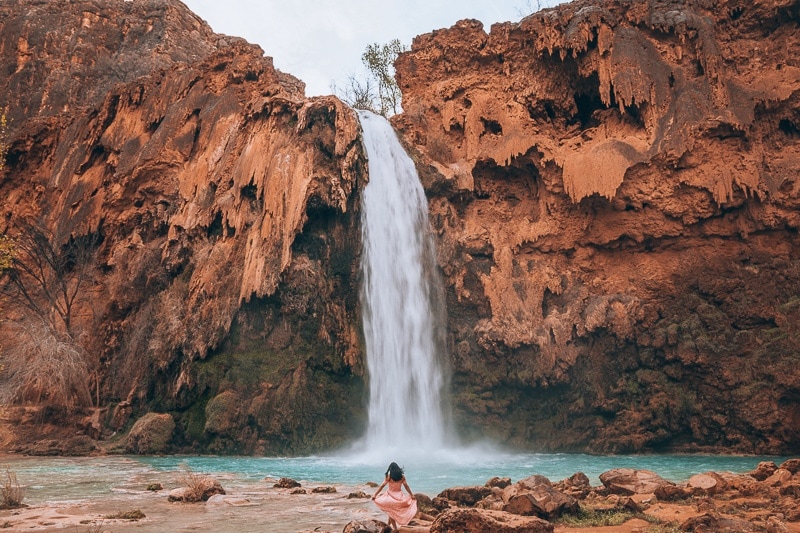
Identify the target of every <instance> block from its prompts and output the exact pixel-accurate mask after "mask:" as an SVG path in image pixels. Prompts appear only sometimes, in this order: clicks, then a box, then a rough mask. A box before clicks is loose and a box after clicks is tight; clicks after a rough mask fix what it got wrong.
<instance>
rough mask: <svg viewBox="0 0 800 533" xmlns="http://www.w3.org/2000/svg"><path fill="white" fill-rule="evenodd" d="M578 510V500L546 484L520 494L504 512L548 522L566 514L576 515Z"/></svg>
mask: <svg viewBox="0 0 800 533" xmlns="http://www.w3.org/2000/svg"><path fill="white" fill-rule="evenodd" d="M578 510H579V506H578V500H576V499H575V498H573V497H572V496H569V495H568V494H564V493H562V492H558V491H557V490H555V489H554V488H553V487H551V486H550V485H545V484H540V485H536V486H535V487H533V488H532V489H530V490H528V491H525V492H522V493H518V494H517V495H516V496H514V497H512V498H511V499H510V500H509V501H508V503H507V504H505V506H503V511H505V512H507V513H512V514H517V515H522V516H538V517H541V518H544V519H547V520H552V519H554V518H558V517H559V516H561V515H562V514H564V513H576V512H578Z"/></svg>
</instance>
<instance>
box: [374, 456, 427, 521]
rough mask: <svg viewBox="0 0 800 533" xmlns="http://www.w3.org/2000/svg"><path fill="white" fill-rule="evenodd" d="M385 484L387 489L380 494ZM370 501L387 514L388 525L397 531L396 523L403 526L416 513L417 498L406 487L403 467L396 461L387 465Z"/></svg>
mask: <svg viewBox="0 0 800 533" xmlns="http://www.w3.org/2000/svg"><path fill="white" fill-rule="evenodd" d="M387 485H388V486H389V489H388V490H387V491H386V492H384V493H383V494H381V491H382V490H383V487H385V486H387ZM403 487H405V489H406V491H407V492H408V494H405V493H404V492H403ZM379 494H380V496H379ZM372 501H374V502H375V505H377V506H378V508H379V509H380V510H381V511H383V512H385V513H386V514H387V515H389V527H391V528H392V529H393V530H395V531H399V529H398V525H400V526H404V525H406V524H408V523H409V522H411V519H412V518H414V516H416V514H417V498H416V497H415V496H414V493H413V492H411V489H410V488H409V487H408V483H406V477H405V476H404V475H403V469H402V468H400V467H399V466H397V463H392V464H390V465H389V469H388V470H386V476H385V478H384V480H383V483H381V486H380V487H378V490H377V491H375V495H374V496H372Z"/></svg>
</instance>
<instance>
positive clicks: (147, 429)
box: [125, 413, 175, 455]
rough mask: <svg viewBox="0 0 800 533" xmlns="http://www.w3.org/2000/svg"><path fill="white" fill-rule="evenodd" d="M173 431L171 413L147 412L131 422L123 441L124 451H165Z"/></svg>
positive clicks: (146, 453) (155, 452) (149, 452)
mask: <svg viewBox="0 0 800 533" xmlns="http://www.w3.org/2000/svg"><path fill="white" fill-rule="evenodd" d="M174 431H175V420H174V419H173V418H172V415H170V414H168V413H147V414H146V415H144V416H143V417H141V418H140V419H139V420H137V421H136V423H135V424H133V427H132V428H131V431H130V433H128V438H127V439H126V441H125V451H126V452H127V453H135V454H139V455H153V454H161V453H166V452H167V450H168V448H169V445H170V442H171V441H172V434H173V433H174Z"/></svg>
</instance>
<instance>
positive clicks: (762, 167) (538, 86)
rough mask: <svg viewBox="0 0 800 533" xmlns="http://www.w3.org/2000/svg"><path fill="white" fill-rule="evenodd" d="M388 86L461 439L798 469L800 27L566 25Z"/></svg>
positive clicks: (478, 44) (491, 37)
mask: <svg viewBox="0 0 800 533" xmlns="http://www.w3.org/2000/svg"><path fill="white" fill-rule="evenodd" d="M396 69H397V80H398V83H399V85H400V87H401V90H402V92H403V107H404V113H403V114H402V116H398V117H395V120H394V123H395V125H396V127H397V128H398V129H399V130H400V131H401V132H402V135H403V138H404V140H405V142H406V144H407V146H408V147H409V149H410V150H411V151H412V152H414V153H415V157H416V160H417V161H418V165H419V167H420V170H421V172H422V174H423V176H424V178H423V182H424V184H425V186H426V189H427V191H428V192H429V198H430V206H431V218H432V221H433V225H434V231H435V232H436V234H437V237H438V242H439V248H438V258H439V264H440V266H441V268H442V270H443V272H444V275H445V278H446V281H447V285H448V313H449V316H450V324H449V329H450V351H451V359H452V365H453V375H454V383H453V390H454V401H453V404H454V406H455V408H456V418H457V425H458V426H459V427H460V428H461V430H462V433H463V434H465V435H467V436H470V437H474V438H480V437H482V436H489V437H492V438H494V439H496V440H498V441H500V442H504V443H508V444H512V445H516V446H520V447H525V448H534V449H544V450H591V451H596V452H633V451H643V450H651V451H652V450H682V451H700V450H712V449H713V450H721V449H724V450H736V451H740V452H757V453H766V452H774V453H788V452H791V451H794V450H796V449H797V446H798V445H800V387H799V386H798V383H800V365H798V363H800V347H799V346H800V345H798V341H799V340H800V338H798V335H797V331H798V328H799V327H800V297H799V296H800V263H798V259H800V249H799V248H798V244H800V239H799V238H798V228H799V227H800V212H798V206H800V183H798V179H800V4H798V3H797V2H796V1H794V2H793V1H790V0H777V1H758V0H757V1H755V2H740V1H720V2H710V1H708V2H706V1H697V2H668V1H661V0H649V1H642V2H624V1H593V2H586V1H577V2H572V3H569V4H564V5H562V6H559V7H557V8H555V9H545V10H542V11H540V12H537V13H534V14H532V15H530V16H527V17H525V18H524V19H522V20H521V21H520V22H519V23H504V24H496V25H493V26H492V28H491V31H490V32H489V33H487V32H486V31H485V30H484V28H483V27H482V25H481V23H480V22H478V21H473V20H464V21H461V22H459V23H457V24H456V25H455V26H453V27H452V28H450V29H446V30H438V31H435V32H433V33H430V34H426V35H421V36H419V37H417V38H416V39H414V42H413V45H412V47H411V50H410V51H409V52H407V53H405V54H402V55H401V56H400V58H399V59H398V61H397V63H396ZM476 428H478V429H477V430H476Z"/></svg>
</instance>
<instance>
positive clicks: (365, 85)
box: [331, 39, 408, 117]
mask: <svg viewBox="0 0 800 533" xmlns="http://www.w3.org/2000/svg"><path fill="white" fill-rule="evenodd" d="M406 50H408V48H406V46H404V45H403V44H402V43H400V40H399V39H392V40H391V41H389V42H388V43H386V44H379V43H372V44H370V45H367V48H366V50H364V53H363V54H361V62H362V63H363V64H364V66H365V67H366V68H367V72H368V75H367V77H366V78H365V79H364V80H363V81H362V80H359V79H358V78H356V77H355V76H352V75H351V76H350V77H349V78H348V81H347V85H346V86H345V87H344V88H343V89H340V88H338V87H336V84H335V83H333V84H331V88H332V89H333V92H334V93H336V94H337V95H338V96H339V98H341V99H342V100H343V101H344V102H345V103H347V104H348V105H350V106H351V107H354V108H356V109H366V110H368V111H372V112H373V113H378V114H379V115H383V116H385V117H388V116H391V115H394V114H396V113H398V112H399V111H400V106H401V96H402V95H401V93H400V87H398V85H397V81H396V80H395V78H394V74H395V71H394V62H395V60H396V59H397V56H399V55H400V54H401V53H402V52H405V51H406Z"/></svg>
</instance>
